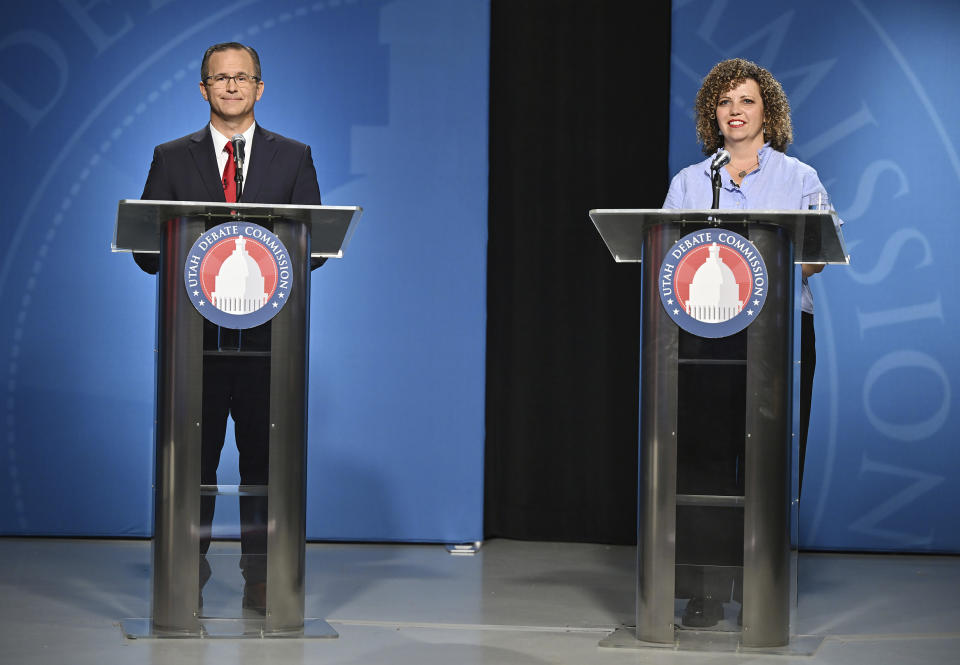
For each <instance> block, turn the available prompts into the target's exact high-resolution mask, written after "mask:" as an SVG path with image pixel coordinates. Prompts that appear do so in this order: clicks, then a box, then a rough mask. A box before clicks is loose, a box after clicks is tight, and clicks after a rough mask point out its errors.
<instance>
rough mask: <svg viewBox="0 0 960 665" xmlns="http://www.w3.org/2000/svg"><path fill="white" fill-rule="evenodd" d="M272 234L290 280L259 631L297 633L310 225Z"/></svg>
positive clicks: (277, 383) (275, 336)
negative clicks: (262, 623) (264, 605)
mask: <svg viewBox="0 0 960 665" xmlns="http://www.w3.org/2000/svg"><path fill="white" fill-rule="evenodd" d="M274 233H275V234H276V236H277V237H278V238H279V239H280V240H281V242H283V244H284V245H285V246H286V248H287V251H288V252H290V254H291V257H290V261H291V266H290V270H289V279H290V280H291V282H292V283H291V285H290V291H289V294H290V295H289V300H288V301H287V303H286V304H285V305H284V306H283V309H282V310H280V313H279V314H277V316H276V317H274V318H273V321H272V332H271V335H272V337H271V347H270V348H271V360H270V474H269V480H268V482H269V485H268V498H267V613H266V623H265V628H264V631H265V632H267V633H290V632H292V633H296V632H298V631H302V630H303V627H304V568H305V564H304V559H305V557H306V523H307V522H306V495H307V404H308V402H307V379H308V374H307V367H308V364H309V355H308V342H309V326H310V231H309V228H308V227H307V225H306V224H303V223H302V222H290V221H284V220H279V221H277V222H275V224H274ZM282 278H283V275H281V279H282Z"/></svg>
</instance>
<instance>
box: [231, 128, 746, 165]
mask: <svg viewBox="0 0 960 665" xmlns="http://www.w3.org/2000/svg"><path fill="white" fill-rule="evenodd" d="M230 142H231V143H233V158H234V159H235V160H236V161H237V166H238V167H239V168H243V146H245V145H246V144H247V140H246V139H245V138H243V134H234V135H233V138H231V139H230ZM727 161H728V162H729V161H730V155H727Z"/></svg>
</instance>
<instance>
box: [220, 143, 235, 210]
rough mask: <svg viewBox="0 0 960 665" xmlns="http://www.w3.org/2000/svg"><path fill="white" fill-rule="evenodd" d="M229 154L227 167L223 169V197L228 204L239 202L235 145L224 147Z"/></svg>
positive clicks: (229, 144)
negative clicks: (234, 153) (234, 159)
mask: <svg viewBox="0 0 960 665" xmlns="http://www.w3.org/2000/svg"><path fill="white" fill-rule="evenodd" d="M223 149H224V150H225V151H226V152H227V165H226V166H224V167H223V197H224V199H225V200H226V201H227V203H236V202H237V164H236V162H234V161H233V143H232V142H231V141H227V145H225V146H224V147H223Z"/></svg>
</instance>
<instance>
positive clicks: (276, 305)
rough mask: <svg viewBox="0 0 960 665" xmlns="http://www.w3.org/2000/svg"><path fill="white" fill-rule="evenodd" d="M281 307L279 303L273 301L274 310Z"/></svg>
mask: <svg viewBox="0 0 960 665" xmlns="http://www.w3.org/2000/svg"><path fill="white" fill-rule="evenodd" d="M279 306H280V305H278V304H277V301H273V308H274V309H276V308H277V307H279Z"/></svg>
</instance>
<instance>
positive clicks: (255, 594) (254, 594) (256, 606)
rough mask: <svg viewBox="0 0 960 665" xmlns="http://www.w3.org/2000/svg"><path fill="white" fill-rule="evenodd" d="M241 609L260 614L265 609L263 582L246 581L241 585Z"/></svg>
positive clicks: (265, 592)
mask: <svg viewBox="0 0 960 665" xmlns="http://www.w3.org/2000/svg"><path fill="white" fill-rule="evenodd" d="M243 609H245V610H253V611H254V612H259V613H260V614H265V613H266V611H267V585H266V583H265V582H252V583H251V582H247V583H246V584H244V585H243Z"/></svg>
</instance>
